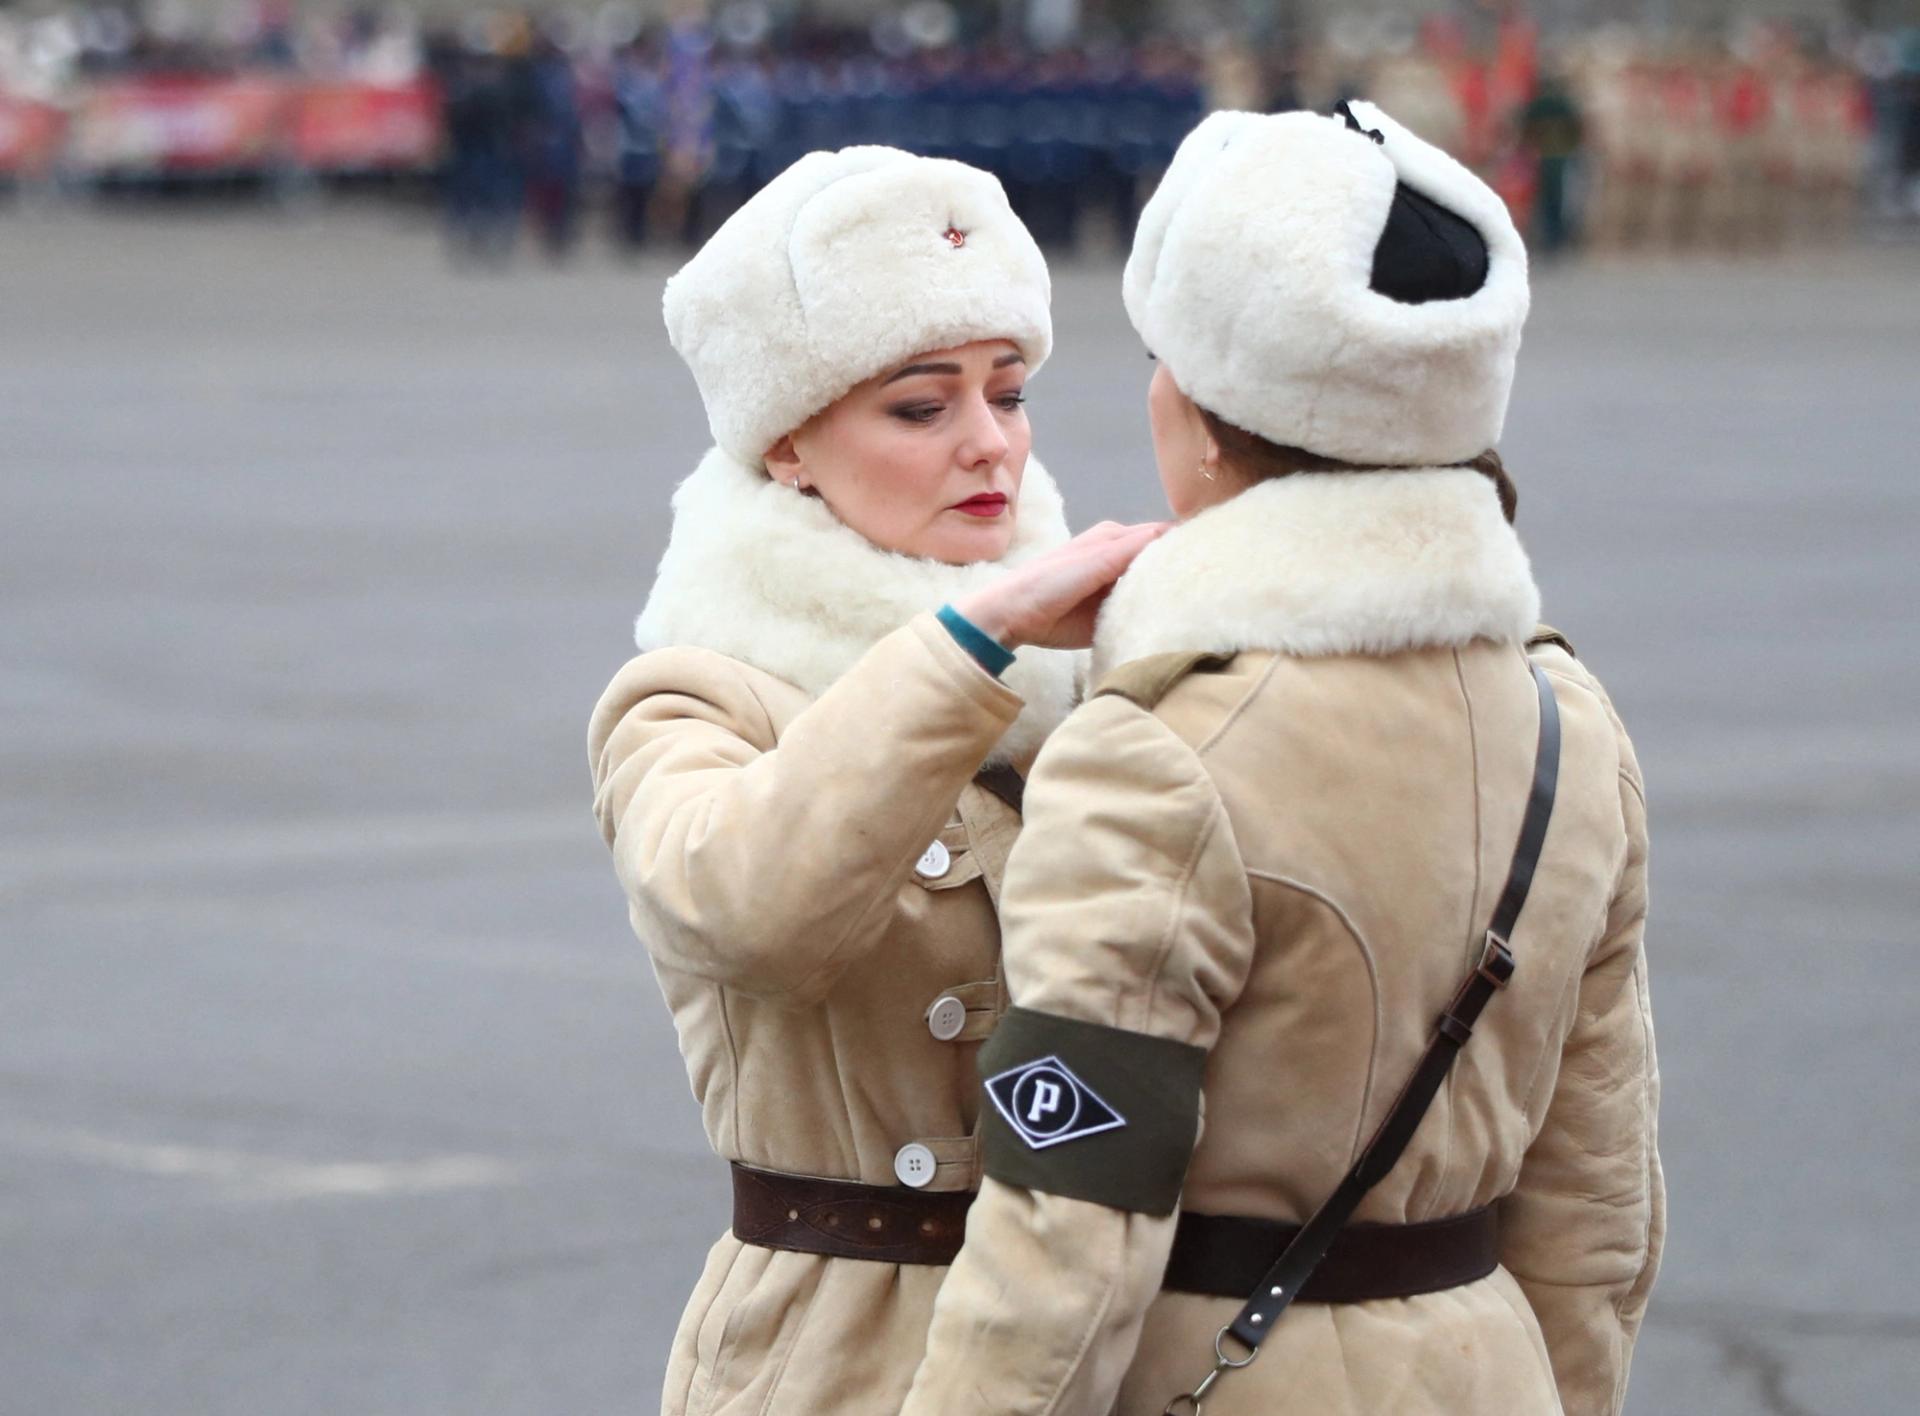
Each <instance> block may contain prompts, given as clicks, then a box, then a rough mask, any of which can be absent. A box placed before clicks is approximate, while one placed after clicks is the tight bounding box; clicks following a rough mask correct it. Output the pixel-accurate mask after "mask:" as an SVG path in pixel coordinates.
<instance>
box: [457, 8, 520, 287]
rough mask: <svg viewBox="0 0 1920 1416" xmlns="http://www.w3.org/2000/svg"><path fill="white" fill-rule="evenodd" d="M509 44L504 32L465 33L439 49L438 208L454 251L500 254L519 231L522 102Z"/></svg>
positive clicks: (495, 258) (493, 257)
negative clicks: (442, 151) (441, 152)
mask: <svg viewBox="0 0 1920 1416" xmlns="http://www.w3.org/2000/svg"><path fill="white" fill-rule="evenodd" d="M513 43H514V37H513V35H512V34H511V33H503V34H501V35H499V36H497V37H492V38H480V37H478V36H469V37H468V38H467V40H466V42H464V43H461V44H459V45H457V46H456V47H454V48H452V49H451V50H450V51H444V52H443V55H442V72H441V76H440V101H441V112H442V129H443V131H444V132H445V133H446V139H447V161H446V171H445V177H444V195H445V210H446V224H447V238H448V243H449V249H450V250H451V252H452V254H453V255H454V256H455V257H456V258H458V257H463V256H467V257H475V258H478V259H481V260H485V261H491V262H495V263H498V262H502V261H505V260H506V259H507V258H508V257H509V256H510V255H511V254H512V251H513V245H514V240H515V237H516V236H517V234H518V231H519V226H520V212H521V202H522V200H523V194H524V187H525V172H524V166H523V163H524V160H525V149H524V141H525V123H526V113H527V102H526V86H525V84H524V82H523V79H524V73H523V71H522V69H521V68H520V66H518V65H517V64H516V63H515V62H514V61H513V60H512V59H510V58H509V56H508V54H507V53H506V52H504V51H505V50H506V49H510V48H511V46H512V45H513ZM496 45H499V46H500V47H499V48H496Z"/></svg>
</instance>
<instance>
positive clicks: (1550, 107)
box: [1520, 71, 1586, 256]
mask: <svg viewBox="0 0 1920 1416" xmlns="http://www.w3.org/2000/svg"><path fill="white" fill-rule="evenodd" d="M1585 137H1586V134H1585V129H1584V127H1583V125H1582V123H1581V119H1580V108H1579V105H1578V103H1577V102H1576V101H1575V99H1574V96H1573V90H1572V88H1571V87H1570V86H1569V85H1568V83H1567V81H1566V79H1565V77H1564V76H1563V75H1561V74H1559V73H1557V72H1553V71H1549V72H1546V73H1543V74H1542V75H1541V77H1540V89H1539V92H1537V93H1536V94H1534V96H1533V97H1532V98H1531V99H1530V100H1528V102H1527V104H1526V106H1525V107H1523V108H1522V109H1521V110H1520V146H1521V147H1522V149H1524V150H1525V151H1526V152H1527V154H1528V155H1529V156H1530V157H1531V158H1532V159H1533V163H1534V173H1535V175H1534V201H1533V229H1532V232H1531V234H1532V237H1533V241H1534V248H1535V249H1536V250H1537V251H1539V252H1540V253H1541V254H1542V255H1547V256H1554V255H1558V254H1560V252H1562V251H1563V250H1565V249H1566V248H1567V247H1568V246H1569V245H1571V244H1572V243H1573V241H1574V240H1575V238H1576V237H1577V235H1578V232H1577V231H1576V229H1575V215H1574V202H1575V199H1576V198H1575V188H1576V183H1577V181H1578V178H1579V163H1580V155H1581V149H1582V147H1583V145H1584V142H1585Z"/></svg>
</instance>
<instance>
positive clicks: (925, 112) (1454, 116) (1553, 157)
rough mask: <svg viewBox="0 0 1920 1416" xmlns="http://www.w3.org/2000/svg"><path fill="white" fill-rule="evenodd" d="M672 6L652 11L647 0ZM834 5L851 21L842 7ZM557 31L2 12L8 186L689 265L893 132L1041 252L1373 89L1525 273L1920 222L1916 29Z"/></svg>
mask: <svg viewBox="0 0 1920 1416" xmlns="http://www.w3.org/2000/svg"><path fill="white" fill-rule="evenodd" d="M654 8H655V9H657V8H658V7H654ZM840 8H841V9H842V10H843V11H844V10H845V8H846V7H840ZM866 8H867V13H866V14H864V15H863V17H862V18H861V20H860V21H859V22H857V23H854V22H849V21H846V20H844V19H843V20H840V21H838V22H828V21H825V20H822V19H820V18H818V17H817V16H815V15H814V14H813V13H812V11H811V10H810V9H809V7H807V6H806V5H804V4H795V3H784V4H783V3H767V2H766V0H735V3H718V4H714V5H711V6H709V5H704V4H698V3H684V4H680V5H678V6H676V7H674V8H673V9H672V10H671V12H670V13H668V14H666V15H662V16H656V15H655V14H654V13H653V10H648V9H642V8H640V7H639V6H636V5H633V4H627V3H606V4H601V5H599V6H598V7H596V8H585V9H554V10H548V11H544V12H540V13H534V14H529V13H520V12H514V11H508V10H467V11H464V12H462V11H454V12H450V16H449V17H448V18H444V19H438V20H436V19H426V18H422V16H421V15H420V14H419V13H417V12H415V11H413V10H411V9H408V8H405V7H401V6H397V5H395V6H383V7H366V8H358V9H348V10H321V9H317V8H312V7H307V6H296V5H295V4H294V3H292V0H244V3H242V0H235V2H234V3H229V4H226V5H224V6H208V5H204V4H200V5H196V4H191V3H189V0H154V2H153V3H149V4H125V3H102V4H92V5H83V6H67V7H49V8H34V7H33V6H31V5H27V6H22V5H19V4H11V5H9V4H6V3H5V0H0V184H4V185H6V186H9V187H12V188H15V189H23V190H27V191H31V192H37V193H41V194H53V195H56V196H60V195H66V196H75V195H79V196H85V195H89V194H94V193H111V192H124V191H138V192H152V191H168V192H178V193H186V194H189V195H193V194H205V193H208V192H215V191H219V192H235V191H239V192H244V193H247V194H249V195H252V194H260V195H263V196H269V197H286V196H287V195H289V194H312V193H316V192H327V191H339V190H351V189H360V188H373V189H375V190H379V191H382V192H390V193H393V194H395V195H396V196H407V195H410V196H415V197H422V198H427V197H430V198H431V199H433V200H435V201H437V202H438V203H439V206H440V209H441V211H442V212H443V214H444V219H445V224H446V230H447V235H448V240H449V242H450V245H451V248H452V249H453V250H454V251H455V253H457V254H460V255H463V256H472V257H476V258H481V259H489V260H503V259H505V258H507V257H508V256H510V254H511V252H512V251H513V249H514V247H515V246H516V245H517V244H518V243H520V242H521V241H523V240H525V239H527V238H528V237H529V236H531V238H532V239H533V240H534V241H535V242H536V243H537V244H538V245H539V247H540V248H541V249H543V250H544V251H545V252H547V253H548V254H549V255H551V256H554V257H556V258H559V257H564V256H566V255H567V254H568V253H569V252H571V251H573V250H575V249H576V248H577V247H578V245H579V244H580V242H581V241H582V240H584V239H594V240H605V241H610V242H612V243H614V244H615V245H617V246H618V247H619V248H620V249H622V250H627V251H637V250H640V249H642V248H644V247H646V246H648V245H668V246H685V245H690V244H692V243H695V242H698V241H699V240H701V239H703V238H704V237H705V235H706V234H707V233H709V232H710V231H711V230H712V229H713V228H714V227H715V226H716V225H717V224H718V223H719V222H720V221H721V220H723V219H724V218H725V216H726V215H727V213H728V212H730V211H731V210H733V209H734V208H735V207H736V206H738V204H739V203H740V202H742V201H744V200H745V199H746V198H747V197H748V196H749V195H751V193H752V192H753V191H754V190H755V189H756V188H757V187H758V186H759V185H760V184H761V183H763V182H765V181H766V180H767V179H768V178H769V177H771V176H772V175H773V174H775V173H776V172H778V171H780V170H781V169H782V168H783V167H785V166H786V165H787V164H788V163H790V162H791V161H793V159H794V158H796V157H798V156H799V155H800V154H801V153H803V152H806V151H808V150H809V149H812V148H816V147H839V146H842V145H845V144H848V143H856V142H885V143H892V144H895V145H897V146H901V147H906V148H910V149H913V150H915V151H918V152H924V153H931V154H936V155H942V156H950V157H955V158H959V159H961V160H963V161H966V162H970V163H973V164H975V165H976V166H979V167H983V168H986V169H988V170H989V171H992V172H993V173H995V174H996V175H997V176H998V177H999V178H1000V179H1001V181H1002V183H1003V184H1004V185H1005V186H1006V188H1007V191H1008V193H1009V196H1010V197H1011V199H1012V200H1013V202H1014V204H1015V206H1016V208H1017V209H1018V210H1019V211H1020V213H1021V215H1022V216H1023V217H1024V218H1025V219H1026V221H1027V222H1028V224H1029V225H1030V226H1031V227H1032V229H1033V230H1034V232H1035V234H1036V236H1037V237H1039V238H1040V240H1041V241H1042V242H1043V243H1045V244H1047V245H1049V246H1051V247H1054V248H1056V249H1072V248H1076V247H1088V246H1092V247H1099V246H1105V247H1109V248H1111V247H1118V246H1124V244H1125V243H1126V241H1127V240H1128V239H1129V237H1130V235H1131V229H1132V223H1133V220H1134V218H1135V216H1136V214H1137V212H1138V209H1139V205H1140V203H1141V201H1142V200H1143V199H1144V198H1145V196H1146V195H1147V194H1148V193H1150V192H1151V190H1152V186H1153V183H1154V182H1155V180H1156V179H1157V177H1158V174H1159V172H1160V171H1161V170H1162V169H1163V168H1164V166H1165V164H1166V162H1167V160H1168V158H1169V157H1170V155H1171V154H1172V152H1173V150H1174V148H1175V146H1176V145H1177V144H1178V143H1179V141H1180V139H1181V137H1182V136H1183V135H1184V134H1185V133H1186V132H1187V131H1188V130H1189V129H1190V128H1191V127H1192V126H1193V124H1194V123H1195V122H1196V121H1198V119H1199V118H1200V117H1201V116H1202V115H1203V114H1204V113H1205V112H1207V111H1209V110H1211V109H1215V108H1223V107H1225V108H1250V109H1261V110H1269V111H1272V110H1280V109H1289V108H1297V107H1311V108H1317V109H1322V110H1324V109H1326V108H1327V107H1329V106H1330V105H1332V104H1333V103H1335V102H1337V101H1338V100H1340V99H1342V98H1346V97H1352V96H1364V97H1368V98H1371V99H1374V100H1375V101H1376V102H1378V103H1380V104H1381V105H1382V106H1383V107H1384V108H1386V109H1387V110H1388V111H1389V112H1391V113H1393V114H1394V115H1395V116H1396V117H1398V118H1399V119H1400V120H1401V121H1403V122H1405V123H1407V124H1408V125H1409V126H1411V127H1412V128H1414V129H1415V130H1416V131H1418V132H1420V133H1422V134H1423V135H1424V136H1426V137H1428V138H1430V139H1431V140H1433V141H1435V142H1437V143H1439V144H1441V145H1442V146H1444V147H1446V148H1447V149H1448V150H1449V151H1451V152H1453V153H1454V154H1455V155H1456V156H1458V157H1459V158H1460V159H1461V160H1462V161H1464V162H1466V163H1468V164H1470V165H1471V166H1473V167H1474V168H1475V169H1477V170H1478V171H1480V172H1481V173H1482V174H1483V175H1484V176H1486V177H1487V179H1488V180H1489V181H1490V182H1492V183H1493V185H1494V186H1495V188H1496V189H1497V190H1498V191H1500V193H1501V194H1502V195H1503V196H1504V197H1505V198H1506V200H1507V201H1508V203H1509V204H1510V205H1511V207H1512V209H1513V210H1514V213H1515V215H1516V217H1517V218H1518V220H1519V221H1520V222H1521V224H1522V226H1523V228H1524V229H1525V230H1526V231H1527V232H1528V233H1529V235H1530V238H1531V240H1532V242H1533V244H1534V247H1535V249H1536V251H1538V252H1540V253H1542V254H1544V255H1549V256H1550V255H1552V254H1554V253H1557V252H1560V251H1562V250H1566V249H1571V248H1573V247H1576V246H1583V245H1584V246H1587V247H1592V248H1598V249H1605V250H1614V249H1635V248H1643V249H1659V250H1700V249H1705V250H1715V251H1767V250H1776V249H1782V248H1785V247H1789V246H1800V245H1806V244H1812V243H1830V242H1836V241H1840V240H1842V239H1845V238H1847V237H1849V236H1850V235H1852V234H1853V233H1854V232H1856V231H1857V230H1858V229H1859V227H1860V225H1861V224H1862V223H1863V222H1871V223H1873V224H1874V225H1875V226H1876V227H1877V228H1879V229H1885V230H1899V229H1904V228H1913V227H1920V28H1906V29H1901V28H1897V27H1894V28H1883V29H1879V30H1874V29H1868V28H1863V27H1860V26H1842V25H1839V24H1828V25H1820V26H1810V25H1807V24H1804V23H1800V24H1794V23H1788V22H1784V21H1768V20H1764V19H1746V20H1743V21H1741V22H1740V23H1738V24H1737V25H1736V26H1734V27H1733V28H1731V29H1730V30H1726V31H1724V32H1707V31H1703V30H1700V29H1698V28H1695V29H1692V30H1686V31H1678V30H1674V29H1672V28H1668V29H1664V30H1656V29H1651V28H1648V27H1632V26H1624V25H1619V24H1613V25H1606V26H1581V25H1574V24H1568V23H1566V22H1565V16H1564V12H1565V11H1566V10H1567V8H1568V7H1566V6H1564V5H1563V6H1558V7H1556V14H1558V15H1560V16H1561V18H1560V20H1559V21H1558V22H1556V23H1555V24H1554V25H1553V26H1551V27H1548V28H1546V29H1545V30H1543V27H1542V26H1541V25H1540V24H1538V23H1536V22H1535V20H1534V19H1532V18H1530V16H1529V14H1528V10H1527V6H1525V5H1524V4H1500V5H1489V4H1486V3H1475V4H1466V3H1462V4H1460V5H1459V6H1457V7H1452V8H1450V7H1448V6H1446V5H1436V6H1432V7H1428V8H1427V10H1426V12H1425V13H1423V14H1420V15H1417V16H1410V15H1407V14H1405V13H1398V12H1393V11H1388V12H1386V13H1384V14H1378V13H1373V14H1360V13H1357V12H1355V13H1348V12H1344V11H1342V10H1340V9H1338V8H1337V7H1336V8H1334V9H1333V11H1332V14H1331V16H1330V17H1326V18H1311V17H1306V16H1305V11H1304V10H1302V9H1300V8H1299V7H1295V6H1287V5H1281V6H1278V7H1277V8H1276V7H1269V9H1270V10H1273V11H1274V13H1276V14H1279V15H1281V16H1282V17H1283V19H1282V20H1281V21H1279V22H1275V23H1271V24H1268V25H1265V26H1241V27H1240V28H1239V29H1238V30H1237V31H1235V32H1232V33H1227V32H1218V31H1214V32H1210V31H1209V28H1208V26H1207V25H1206V24H1205V23H1203V22H1202V21H1201V20H1200V19H1199V17H1198V12H1187V13H1185V15H1184V17H1183V13H1182V11H1181V8H1180V7H1176V6H1168V7H1156V6H1152V5H1134V6H1128V7H1124V8H1125V10H1126V12H1127V13H1128V14H1129V15H1131V16H1133V22H1132V23H1129V24H1124V25H1123V24H1119V23H1115V22H1112V21H1111V20H1110V19H1108V18H1104V17H1103V16H1104V13H1105V12H1100V14H1099V15H1096V17H1095V19H1094V20H1091V21H1090V20H1089V18H1088V16H1087V14H1086V13H1085V12H1083V8H1082V6H1081V5H1080V4H1078V3H1077V0H1025V3H1014V0H1001V2H1000V3H986V2H985V0H981V2H980V3H973V4H968V3H965V0H957V2H956V3H943V0H917V3H910V4H906V5H903V6H886V5H876V6H871V7H866Z"/></svg>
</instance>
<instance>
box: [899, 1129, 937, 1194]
mask: <svg viewBox="0 0 1920 1416" xmlns="http://www.w3.org/2000/svg"><path fill="white" fill-rule="evenodd" d="M934 1168H935V1167H934V1160H933V1152H932V1151H930V1150H928V1149H927V1148H926V1147H925V1146H923V1145H921V1144H920V1142H918V1141H913V1142H911V1143H910V1144H908V1145H904V1146H902V1147H900V1149H899V1150H897V1151H895V1152H894V1155H893V1173H894V1175H895V1176H896V1177H898V1179H899V1181H900V1183H901V1184H902V1185H911V1186H912V1187H913V1188H914V1189H916V1190H918V1189H920V1188H922V1187H923V1186H927V1185H931V1184H932V1183H933V1172H934Z"/></svg>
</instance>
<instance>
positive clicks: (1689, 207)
mask: <svg viewBox="0 0 1920 1416" xmlns="http://www.w3.org/2000/svg"><path fill="white" fill-rule="evenodd" d="M1709 63H1710V61H1709V60H1708V59H1707V58H1706V57H1705V56H1704V55H1702V54H1700V53H1697V52H1692V51H1689V52H1686V53H1681V54H1675V55H1670V56H1668V57H1667V58H1666V59H1664V60H1663V61H1661V62H1660V63H1659V64H1658V65H1657V66H1656V70H1655V71H1656V73H1657V74H1658V80H1657V82H1658V84H1659V89H1660V105H1659V114H1660V117H1659V120H1658V123H1657V125H1656V126H1655V128H1654V134H1655V151H1656V153H1657V159H1656V161H1657V176H1656V178H1655V183H1654V190H1653V203H1652V209H1651V211H1650V212H1649V215H1648V226H1649V228H1650V231H1651V233H1652V240H1653V244H1654V245H1656V246H1658V247H1660V248H1661V249H1664V250H1670V251H1690V250H1693V249H1695V248H1696V247H1698V246H1699V245H1700V243H1701V240H1702V238H1703V233H1704V230H1705V219H1706V215H1707V201H1708V196H1709V194H1710V193H1711V192H1713V191H1714V190H1715V188H1716V187H1717V186H1719V185H1720V180H1721V179H1720V172H1721V170H1722V168H1723V165H1724V162H1725V153H1724V151H1723V150H1722V149H1721V147H1720V146H1719V144H1718V143H1717V142H1716V138H1717V136H1718V135H1717V133H1716V131H1715V126H1714V105H1713V89H1712V86H1711V84H1710V82H1709V80H1708V66H1709Z"/></svg>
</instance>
